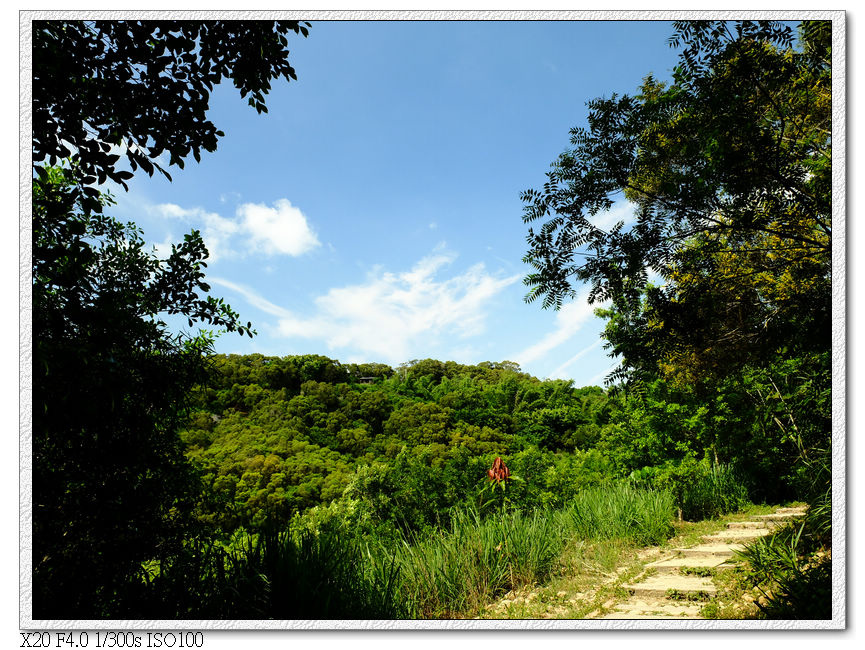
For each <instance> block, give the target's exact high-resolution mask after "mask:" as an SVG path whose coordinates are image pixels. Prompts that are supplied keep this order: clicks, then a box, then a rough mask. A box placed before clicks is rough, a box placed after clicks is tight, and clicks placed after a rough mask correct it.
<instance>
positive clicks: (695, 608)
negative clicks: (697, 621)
mask: <svg viewBox="0 0 865 650" xmlns="http://www.w3.org/2000/svg"><path fill="white" fill-rule="evenodd" d="M702 608H703V603H695V602H685V601H675V600H666V599H659V598H631V599H630V600H629V601H627V602H625V603H619V604H618V605H617V606H616V607H615V608H614V609H613V610H612V611H611V612H608V613H607V614H605V615H604V616H602V617H601V618H612V619H634V618H639V619H643V618H663V619H679V618H681V619H689V618H691V619H693V618H702V617H701V616H700V610H701V609H702Z"/></svg>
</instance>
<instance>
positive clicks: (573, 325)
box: [514, 297, 600, 365]
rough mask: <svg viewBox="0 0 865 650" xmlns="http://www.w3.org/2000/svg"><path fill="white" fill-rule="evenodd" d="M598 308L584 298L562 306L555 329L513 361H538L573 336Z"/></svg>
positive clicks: (517, 355) (521, 362) (524, 362)
mask: <svg viewBox="0 0 865 650" xmlns="http://www.w3.org/2000/svg"><path fill="white" fill-rule="evenodd" d="M599 306H600V305H590V304H589V303H588V301H587V300H586V299H585V297H583V298H582V299H577V300H574V302H570V303H568V304H566V305H564V306H563V307H562V308H561V309H560V310H559V311H557V312H556V329H554V330H553V331H552V332H550V333H549V334H547V335H546V336H544V337H543V338H542V339H541V340H540V341H538V342H537V343H535V344H534V345H530V346H529V347H527V348H526V349H525V350H523V351H522V352H519V353H517V354H516V355H514V359H515V360H516V361H518V362H519V363H520V364H521V365H525V364H528V363H531V362H532V361H535V360H537V359H540V358H541V357H543V356H544V355H546V354H547V353H548V352H549V351H550V350H552V349H553V348H555V347H558V346H559V345H561V344H562V343H564V342H565V341H567V340H569V339H570V338H571V337H573V336H575V335H576V334H577V332H578V331H579V330H580V328H581V327H582V326H583V325H584V324H585V323H586V321H588V320H589V319H590V318H591V317H592V316H593V315H594V312H595V309H596V308H597V307H599Z"/></svg>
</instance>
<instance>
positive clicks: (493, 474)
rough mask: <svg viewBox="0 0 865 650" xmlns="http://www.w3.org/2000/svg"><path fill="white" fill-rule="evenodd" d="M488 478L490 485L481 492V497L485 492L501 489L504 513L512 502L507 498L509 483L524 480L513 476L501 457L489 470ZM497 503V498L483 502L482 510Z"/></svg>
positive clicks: (493, 497)
mask: <svg viewBox="0 0 865 650" xmlns="http://www.w3.org/2000/svg"><path fill="white" fill-rule="evenodd" d="M487 478H489V483H488V484H487V485H486V486H485V487H484V488H483V490H481V492H480V495H479V496H481V497H482V496H483V494H484V493H485V492H487V491H488V490H495V489H496V488H500V489H501V491H502V511H504V510H505V508H506V506H507V505H508V504H509V503H510V502H511V501H510V499H508V498H507V496H505V489H506V488H507V485H508V483H510V482H511V481H513V480H517V481H520V480H522V479H521V478H520V477H518V476H516V475H514V474H511V470H510V469H508V466H507V465H505V462H504V461H503V460H502V458H501V456H496V459H495V461H493V466H492V467H491V468H490V469H488V470H487ZM495 501H496V497H495V496H491V498H490V499H489V500H487V501H486V502H483V501H481V510H484V509H485V508H486V507H487V506H489V505H490V504H491V503H494V502H495Z"/></svg>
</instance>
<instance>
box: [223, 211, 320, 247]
mask: <svg viewBox="0 0 865 650" xmlns="http://www.w3.org/2000/svg"><path fill="white" fill-rule="evenodd" d="M237 216H238V217H240V218H241V219H242V222H241V228H242V229H243V230H244V232H245V233H246V234H247V235H248V236H249V246H250V247H251V248H252V250H253V251H254V252H263V253H265V254H266V255H277V254H283V255H291V256H294V257H296V256H298V255H303V254H304V253H306V252H308V251H311V250H312V249H313V248H316V247H317V246H319V245H320V243H319V241H318V237H316V235H315V233H314V232H313V231H312V229H311V228H310V227H309V223H307V220H306V216H305V215H304V214H303V212H301V211H300V210H299V209H298V208H296V207H294V206H293V205H291V203H290V202H289V201H288V200H287V199H279V200H277V201H276V203H275V204H274V207H272V208H270V207H267V206H266V205H262V204H260V203H244V204H242V205H241V206H240V207H238V208H237Z"/></svg>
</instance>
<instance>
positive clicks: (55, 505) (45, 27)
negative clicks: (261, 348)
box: [32, 21, 307, 619]
mask: <svg viewBox="0 0 865 650" xmlns="http://www.w3.org/2000/svg"><path fill="white" fill-rule="evenodd" d="M306 31H307V28H306V25H305V24H303V25H302V24H300V23H297V22H291V21H290V22H276V23H273V22H271V23H262V22H250V23H241V22H233V21H232V22H214V21H211V22H206V23H204V22H193V21H183V22H168V21H158V22H152V21H37V22H35V23H34V24H33V30H32V36H33V86H32V92H33V104H32V116H33V119H32V126H33V150H32V154H33V155H32V159H33V165H34V174H33V233H32V234H33V267H32V268H33V340H34V343H33V607H34V610H33V616H34V618H53V619H60V618H79V619H81V618H97V617H102V616H109V615H111V613H112V612H115V611H118V607H120V605H119V601H120V600H122V599H123V597H124V593H131V592H129V590H128V589H127V587H128V586H129V585H133V584H136V583H139V584H140V580H141V570H142V563H143V562H144V561H147V560H151V559H158V558H161V557H166V556H168V555H170V554H171V553H173V552H175V551H176V550H177V548H178V545H179V544H180V542H181V539H182V537H183V535H184V534H185V533H188V532H190V529H189V528H188V527H187V524H189V523H190V519H189V517H188V516H187V515H188V513H189V511H190V509H191V506H192V503H193V501H194V499H195V498H196V494H197V490H198V484H197V481H196V479H195V476H194V474H193V473H191V472H190V468H189V465H188V464H187V463H186V462H185V459H184V457H183V454H182V449H181V443H180V439H179V437H178V435H177V431H178V429H179V427H180V425H181V423H182V422H183V420H184V419H185V412H186V407H187V404H189V400H190V394H191V390H192V388H193V387H194V386H195V385H196V384H199V383H202V382H203V379H204V375H205V372H206V371H207V364H206V356H207V355H209V354H210V352H211V350H212V346H211V344H212V340H213V338H212V337H213V334H211V333H208V332H207V331H204V332H201V333H200V334H197V335H195V334H186V333H181V334H175V333H173V332H172V330H171V329H170V328H169V327H168V326H167V324H166V320H167V319H166V316H175V317H178V316H179V317H182V318H185V319H186V321H187V323H188V325H189V327H193V326H194V325H199V326H202V325H203V326H205V327H210V328H213V329H215V330H218V331H229V332H238V333H241V334H247V333H248V334H250V335H251V334H252V331H251V324H249V323H246V324H243V323H241V322H240V320H239V318H238V315H237V314H236V313H235V312H233V311H232V310H231V309H230V307H228V306H227V305H225V304H224V303H223V301H222V300H221V299H217V298H214V297H213V296H210V295H207V294H208V292H209V290H210V287H209V286H208V285H207V284H206V282H205V281H204V269H205V268H206V263H205V260H206V258H207V251H206V249H205V247H204V244H203V241H202V239H201V236H200V234H199V233H197V232H192V233H190V234H189V235H187V236H186V237H185V238H184V241H183V243H181V244H177V245H175V246H173V247H172V252H171V255H170V256H169V257H168V258H167V259H158V258H157V257H156V256H155V255H154V254H152V253H151V252H149V251H148V250H146V249H145V245H144V241H143V238H142V235H141V233H140V231H139V230H138V229H137V228H135V227H134V225H132V224H126V225H124V224H122V223H121V222H119V221H117V220H116V219H113V218H111V217H108V216H106V215H105V214H104V208H105V207H106V206H107V205H109V204H110V203H111V200H110V198H109V197H108V196H107V195H106V194H105V192H104V191H103V189H101V188H100V187H99V186H100V185H102V184H103V183H105V182H106V181H107V180H112V181H114V182H117V183H119V184H121V185H123V186H125V184H126V181H128V180H129V179H130V178H132V175H133V172H135V171H137V170H138V169H139V168H140V169H142V170H144V171H145V172H146V173H148V174H149V175H152V174H153V172H154V171H160V172H162V173H164V174H165V175H166V176H168V174H167V172H166V171H165V170H164V169H162V168H161V167H160V166H159V165H158V164H157V163H156V162H155V160H156V158H157V157H158V156H160V155H161V154H163V153H167V154H168V157H169V165H177V166H179V167H182V166H183V164H184V160H185V159H186V158H187V157H188V156H189V155H192V156H193V157H194V158H195V159H196V160H199V159H200V156H201V151H202V150H204V151H213V150H215V148H216V145H217V139H218V137H219V136H221V135H222V134H221V132H219V131H218V130H216V128H215V126H214V125H213V124H212V123H211V122H210V121H209V120H207V118H206V112H207V109H208V97H209V92H210V91H211V90H212V88H213V86H214V85H215V84H217V83H219V82H220V81H221V80H223V79H231V80H232V81H233V82H234V84H235V86H236V87H237V88H238V90H239V91H240V94H241V96H246V95H249V96H250V98H249V101H250V104H251V105H252V106H253V107H254V108H255V109H256V110H257V111H258V112H263V111H265V110H266V107H265V104H264V95H265V94H266V93H267V92H268V90H269V89H270V82H271V80H272V79H276V78H280V77H283V78H286V79H289V78H294V71H293V69H292V68H291V66H290V65H289V63H288V50H287V47H286V46H287V38H286V35H287V34H288V33H289V32H294V33H302V34H304V35H306ZM123 156H125V158H126V160H125V162H123V163H121V158H122V157H123ZM130 169H131V171H130ZM250 397H251V396H250Z"/></svg>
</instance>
